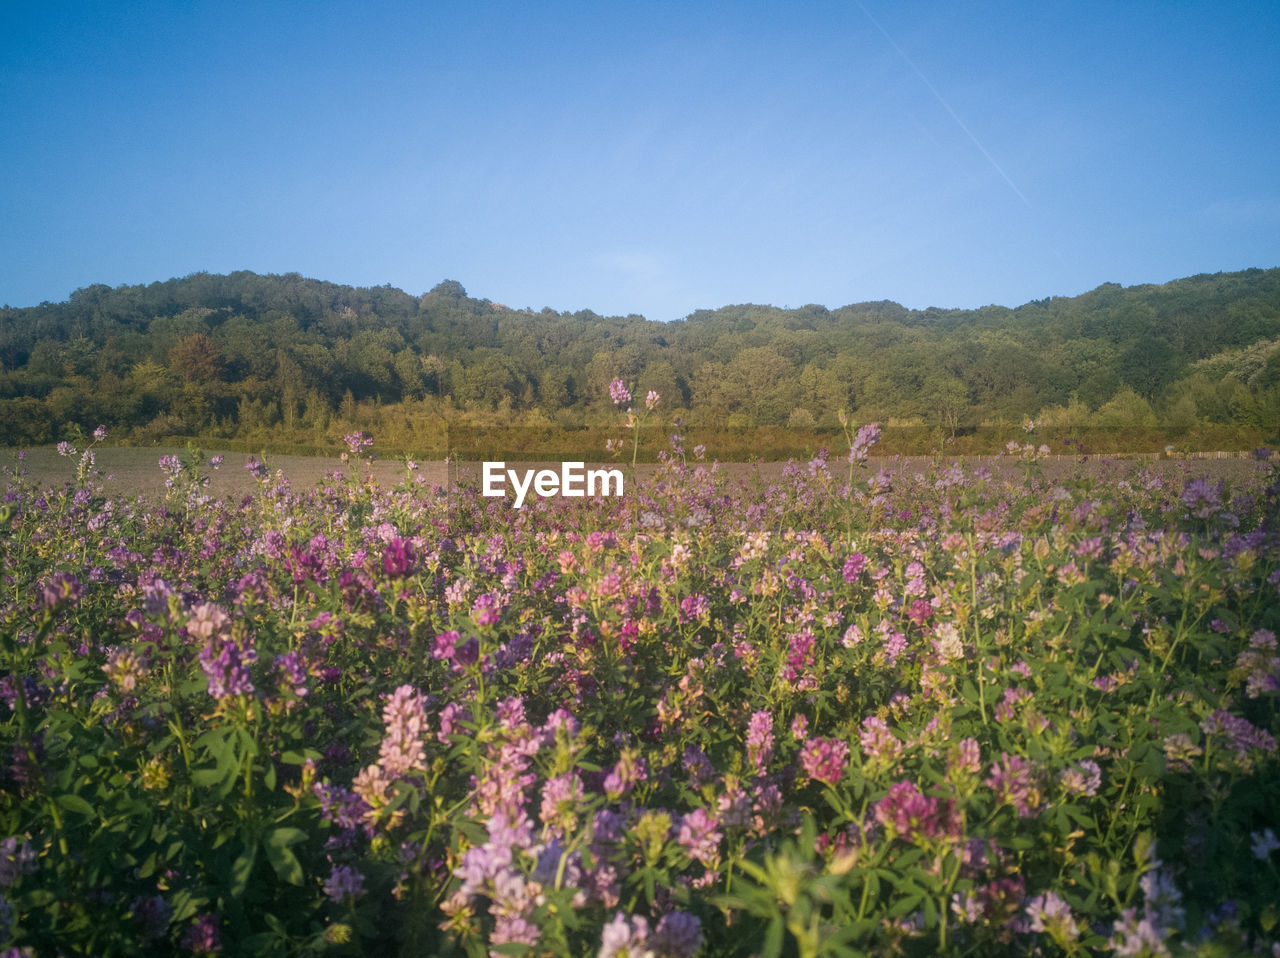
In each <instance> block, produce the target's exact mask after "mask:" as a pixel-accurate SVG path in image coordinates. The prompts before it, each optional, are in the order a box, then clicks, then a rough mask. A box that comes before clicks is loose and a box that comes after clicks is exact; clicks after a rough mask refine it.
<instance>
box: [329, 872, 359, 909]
mask: <svg viewBox="0 0 1280 958" xmlns="http://www.w3.org/2000/svg"><path fill="white" fill-rule="evenodd" d="M324 893H325V894H326V895H328V896H329V901H331V902H333V903H334V904H335V905H340V904H342V903H343V902H344V901H347V900H348V899H355V898H358V897H359V896H360V895H362V894H363V893H364V876H363V875H362V874H360V872H358V871H356V870H355V869H354V868H352V867H351V866H350V865H334V866H333V868H332V869H331V870H330V871H329V877H328V878H326V879H325V882H324Z"/></svg>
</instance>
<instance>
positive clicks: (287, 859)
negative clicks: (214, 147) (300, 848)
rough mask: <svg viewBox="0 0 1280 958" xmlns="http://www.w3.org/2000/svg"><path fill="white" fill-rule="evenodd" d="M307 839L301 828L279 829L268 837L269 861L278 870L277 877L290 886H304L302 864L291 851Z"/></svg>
mask: <svg viewBox="0 0 1280 958" xmlns="http://www.w3.org/2000/svg"><path fill="white" fill-rule="evenodd" d="M306 837H307V835H306V833H305V832H304V831H302V829H300V828H288V827H286V828H277V829H276V830H275V831H273V832H272V833H271V834H270V835H268V836H267V861H269V862H271V867H272V868H274V869H275V870H276V875H278V876H279V877H280V880H281V881H283V882H288V883H289V884H290V885H301V884H302V864H301V863H300V862H299V861H298V859H297V857H296V856H295V855H294V854H293V852H292V851H291V850H290V847H289V846H291V845H296V844H298V842H300V841H303V840H304V839H305V838H306Z"/></svg>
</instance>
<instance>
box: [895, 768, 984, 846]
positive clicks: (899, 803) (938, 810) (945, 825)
mask: <svg viewBox="0 0 1280 958" xmlns="http://www.w3.org/2000/svg"><path fill="white" fill-rule="evenodd" d="M875 815H876V821H878V822H879V823H880V824H881V825H883V826H884V827H885V828H886V829H887V830H888V831H890V832H892V833H893V834H894V835H896V836H898V837H899V838H901V839H903V840H904V841H909V842H915V843H917V844H919V843H920V841H921V840H922V839H923V840H932V839H936V838H946V839H949V840H951V841H959V840H960V838H961V837H962V836H963V822H962V821H961V819H960V815H959V812H958V811H957V810H956V807H955V802H954V801H951V800H950V799H948V800H947V801H946V803H945V804H942V803H941V802H940V801H939V800H938V799H937V798H934V797H933V796H931V795H925V794H923V793H922V792H921V791H920V790H919V789H918V788H916V786H915V784H914V783H912V782H908V781H902V782H895V783H894V784H893V785H891V786H890V787H889V794H888V795H886V796H885V797H884V798H882V799H880V801H878V802H876V810H875Z"/></svg>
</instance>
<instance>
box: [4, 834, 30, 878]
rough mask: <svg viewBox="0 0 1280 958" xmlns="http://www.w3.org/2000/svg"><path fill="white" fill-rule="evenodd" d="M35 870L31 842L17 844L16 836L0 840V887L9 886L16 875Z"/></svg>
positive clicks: (27, 873) (26, 873)
mask: <svg viewBox="0 0 1280 958" xmlns="http://www.w3.org/2000/svg"><path fill="white" fill-rule="evenodd" d="M35 870H36V853H35V849H33V848H32V847H31V843H30V842H28V841H25V840H24V841H23V843H22V844H21V845H19V844H18V840H17V839H16V838H6V839H4V840H3V841H0V888H11V887H13V885H14V884H15V883H16V882H17V880H18V876H20V875H30V874H33V873H34V872H35Z"/></svg>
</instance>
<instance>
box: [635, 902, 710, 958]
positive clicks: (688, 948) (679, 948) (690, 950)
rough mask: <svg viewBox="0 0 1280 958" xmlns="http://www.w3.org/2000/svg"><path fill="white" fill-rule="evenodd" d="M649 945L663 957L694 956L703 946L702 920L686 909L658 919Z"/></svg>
mask: <svg viewBox="0 0 1280 958" xmlns="http://www.w3.org/2000/svg"><path fill="white" fill-rule="evenodd" d="M648 947H649V948H650V949H651V950H652V951H653V952H654V953H655V954H657V955H660V956H661V958H693V956H694V955H696V954H697V953H698V951H699V949H701V948H702V922H701V921H699V920H698V919H697V918H696V917H695V916H693V915H690V914H689V913H688V912H686V911H673V912H669V913H668V914H665V915H663V916H662V917H661V918H659V919H658V927H657V928H655V929H654V930H653V934H651V935H650V936H649V941H648Z"/></svg>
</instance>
